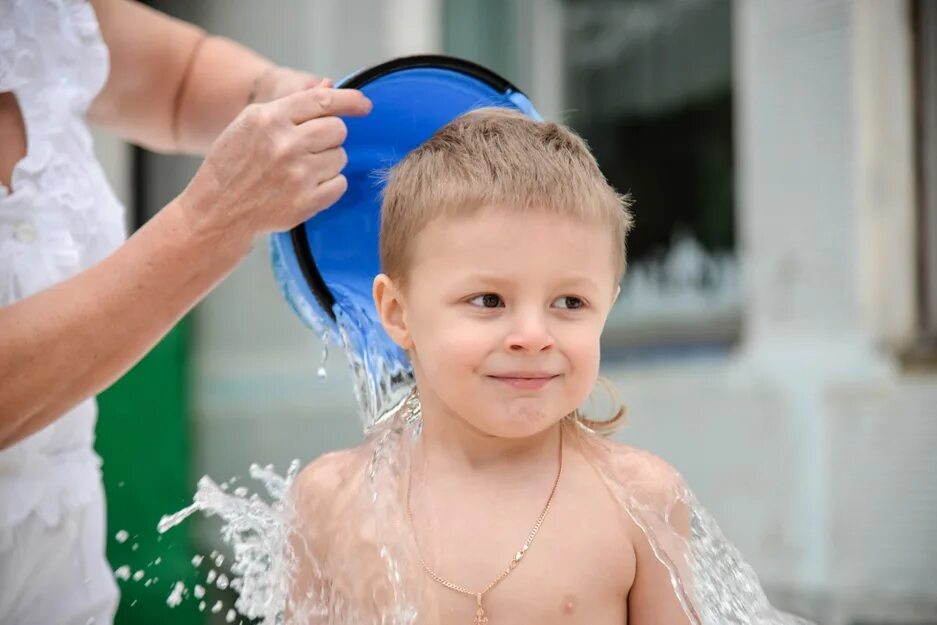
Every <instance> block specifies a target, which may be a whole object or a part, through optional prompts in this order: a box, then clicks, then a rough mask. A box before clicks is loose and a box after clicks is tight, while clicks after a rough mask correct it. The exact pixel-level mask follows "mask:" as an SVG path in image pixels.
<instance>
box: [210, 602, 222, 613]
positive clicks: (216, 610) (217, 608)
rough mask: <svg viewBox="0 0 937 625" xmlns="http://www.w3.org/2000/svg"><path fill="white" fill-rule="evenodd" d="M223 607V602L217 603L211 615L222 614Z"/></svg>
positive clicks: (212, 608)
mask: <svg viewBox="0 0 937 625" xmlns="http://www.w3.org/2000/svg"><path fill="white" fill-rule="evenodd" d="M222 607H223V606H222V605H221V602H220V601H218V602H216V603H215V605H213V606H212V607H211V613H212V614H218V613H219V612H221V608H222Z"/></svg>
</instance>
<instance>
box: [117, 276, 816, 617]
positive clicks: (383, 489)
mask: <svg viewBox="0 0 937 625" xmlns="http://www.w3.org/2000/svg"><path fill="white" fill-rule="evenodd" d="M288 289H289V287H288V286H284V290H288ZM336 300H337V301H338V302H339V306H338V308H337V317H338V328H339V332H338V337H337V338H338V341H339V345H340V347H341V348H342V350H343V352H344V354H345V356H346V358H347V359H348V365H349V367H350V369H351V372H352V376H353V380H354V383H353V389H352V390H353V393H354V395H355V398H356V400H357V403H358V407H359V415H360V417H361V422H362V429H363V433H364V440H363V442H362V444H361V445H359V446H358V447H357V448H355V449H354V450H351V451H349V452H346V454H345V455H344V456H343V457H342V458H343V460H342V462H341V463H340V464H336V467H337V468H336V469H335V471H334V473H335V475H332V474H331V473H330V469H329V468H328V467H330V466H331V465H329V464H328V463H327V461H328V459H327V458H326V459H323V461H322V462H323V464H322V465H321V466H320V475H322V476H323V477H322V478H321V480H322V481H323V483H322V484H319V485H318V486H316V484H317V483H316V482H312V483H305V482H304V487H303V488H302V489H300V490H298V491H296V492H299V493H302V494H303V498H302V499H301V500H300V502H299V503H298V504H296V505H297V506H299V508H300V509H299V510H297V509H296V508H294V501H293V499H292V498H291V492H292V491H291V489H294V487H295V486H296V482H297V476H298V475H299V464H298V462H294V463H293V464H291V465H290V466H289V467H288V468H287V470H286V473H285V475H280V474H278V473H277V472H276V470H275V469H274V467H271V466H267V467H260V466H258V465H252V466H251V467H250V476H251V478H252V479H253V481H254V482H255V483H256V485H257V486H259V488H257V492H253V493H252V492H250V488H248V487H247V486H244V485H242V486H239V487H238V488H235V489H234V490H233V492H227V484H222V485H219V484H217V483H216V482H214V481H213V480H212V479H211V478H209V477H207V476H205V477H203V478H202V479H201V480H199V482H198V489H197V492H196V494H195V496H194V499H193V503H192V504H191V505H190V506H188V507H186V508H184V509H182V510H180V511H178V512H175V513H172V514H169V515H167V516H165V517H163V519H162V520H161V521H160V523H159V526H158V530H159V532H161V533H162V532H166V531H170V530H171V529H172V528H173V527H175V526H177V525H178V524H179V523H181V522H183V521H184V520H185V519H186V518H187V517H189V516H191V515H192V514H194V513H196V512H201V513H202V514H203V515H205V516H208V517H217V518H218V519H220V520H221V529H220V532H221V538H222V540H223V541H224V542H225V543H226V544H228V545H229V546H230V549H231V553H232V554H233V561H231V562H229V569H228V571H227V572H221V571H216V570H215V569H214V568H212V569H211V570H210V571H209V573H208V576H207V577H206V580H207V583H208V584H212V583H214V584H215V585H216V586H217V587H218V588H219V589H222V590H223V589H225V588H228V587H230V588H234V589H236V590H237V591H238V598H237V600H236V601H235V604H234V606H233V607H231V606H224V605H223V604H221V603H220V602H217V603H215V604H214V605H212V606H211V607H210V608H209V607H208V606H207V605H206V604H205V601H204V598H205V589H204V587H202V586H200V585H195V586H194V587H193V589H192V592H191V593H190V592H189V590H188V589H187V588H185V587H184V586H182V585H181V583H175V584H173V586H172V589H171V591H170V594H169V597H168V599H167V603H169V604H170V605H172V606H174V605H179V603H181V601H183V600H186V599H188V598H190V597H191V600H193V601H200V604H199V607H200V609H202V610H209V609H210V610H211V612H213V613H220V612H221V611H222V610H224V609H225V607H227V608H228V612H227V613H226V615H225V620H226V622H233V621H234V620H235V618H240V617H244V618H245V619H256V622H258V623H261V624H263V625H279V624H281V623H285V622H287V618H288V616H289V615H291V616H292V617H300V616H301V617H303V618H296V620H297V621H298V622H305V620H303V619H308V620H311V621H314V622H319V621H326V622H329V623H336V624H345V623H347V624H351V623H354V624H356V625H363V624H371V623H373V624H375V625H377V624H380V625H405V624H406V625H410V624H414V623H417V622H440V621H439V618H438V615H437V614H436V613H435V610H436V606H435V605H434V604H433V601H432V594H431V593H430V592H428V587H429V585H430V584H429V583H428V582H427V580H426V578H425V575H424V574H423V571H422V569H421V568H420V566H419V564H417V562H418V560H417V558H416V551H415V543H414V541H413V536H412V532H411V531H410V528H409V525H408V522H407V519H406V518H405V514H404V512H403V503H402V502H403V490H402V486H401V484H403V482H404V476H405V475H406V473H407V471H408V470H409V460H410V457H411V451H412V445H413V443H414V442H415V441H416V440H417V439H418V437H419V435H420V432H421V423H422V415H421V413H420V405H419V400H418V397H417V396H416V395H412V394H410V389H411V385H412V380H411V378H410V375H409V372H408V371H407V370H406V367H405V365H404V363H402V362H401V360H400V359H399V355H397V354H391V355H390V356H388V354H387V353H386V352H382V351H380V349H379V348H376V347H375V346H376V345H379V342H378V341H375V340H373V333H374V332H377V331H379V330H378V329H377V328H375V327H374V326H373V325H371V324H368V323H360V322H359V321H358V320H360V319H368V316H366V315H364V314H363V309H362V307H363V306H365V305H367V306H370V305H371V303H370V301H369V300H368V301H367V303H366V304H365V300H364V298H363V297H361V294H354V293H347V292H345V293H338V294H337V296H336ZM307 312H308V311H307ZM310 325H312V326H313V327H315V326H314V324H312V323H311V324H310ZM319 329H320V330H321V331H322V332H323V333H324V328H322V327H321V325H320V327H319ZM324 339H325V340H324V341H323V344H324V349H323V354H322V359H323V360H322V365H321V366H320V371H324V361H325V358H327V356H328V342H329V340H330V337H328V336H326V337H324ZM320 377H321V376H320ZM564 427H568V428H570V433H571V434H573V435H575V436H576V437H577V439H578V441H579V443H580V444H579V445H578V446H577V447H578V448H580V449H582V450H583V453H584V454H586V456H587V459H588V460H589V461H590V462H591V463H592V464H593V465H594V467H595V468H596V469H597V471H598V474H599V475H600V476H601V478H602V479H603V480H604V482H605V483H606V485H607V486H608V489H609V492H611V493H612V495H613V497H614V498H615V500H616V501H617V502H618V504H619V505H620V506H621V507H622V509H623V510H624V511H625V512H626V513H627V514H628V515H629V516H630V517H631V519H632V520H633V521H634V523H635V524H636V525H637V526H638V527H639V528H641V529H642V530H643V532H644V533H645V535H646V537H647V539H648V542H649V543H650V545H651V547H652V549H653V552H654V554H655V555H656V556H657V558H658V560H660V562H662V563H663V564H664V565H666V567H667V569H668V571H669V572H670V576H671V582H672V587H673V589H674V597H673V600H674V602H675V605H677V606H678V607H677V609H679V610H681V611H682V612H683V613H684V614H685V616H686V620H685V621H684V622H686V623H687V624H688V625H689V624H693V625H697V624H698V625H703V624H705V625H716V624H719V625H727V624H739V625H741V624H743V623H744V624H751V623H758V624H759V625H806V621H803V620H800V619H798V618H796V617H793V616H791V615H788V614H784V613H782V612H779V611H777V610H775V609H774V608H773V607H772V606H771V605H770V604H769V602H768V600H767V598H766V597H765V594H764V592H763V591H762V589H761V585H760V584H759V582H758V578H757V576H756V574H755V572H754V571H753V570H752V568H751V567H750V566H749V565H748V564H746V563H745V561H744V559H743V558H742V556H741V554H739V552H738V551H737V550H736V549H735V548H734V547H733V546H732V545H731V543H729V541H728V540H726V538H725V536H724V535H723V534H722V532H721V531H720V530H719V527H718V525H717V524H716V522H715V520H714V519H713V518H712V517H711V516H710V515H709V514H708V513H707V512H706V511H705V510H704V509H703V508H702V506H701V505H700V504H699V502H698V501H697V500H696V498H695V497H694V495H693V493H692V492H691V491H690V489H689V488H688V487H687V485H686V484H685V483H684V481H683V480H682V478H681V477H680V476H679V475H676V474H671V473H669V472H668V471H667V470H665V469H664V468H663V467H662V466H661V464H660V463H659V462H658V461H656V459H655V458H654V457H653V456H651V455H650V454H646V453H645V452H642V451H640V450H637V449H634V448H630V447H624V446H621V445H617V444H615V443H612V442H610V441H608V440H605V439H602V438H600V437H598V436H597V435H595V434H594V433H593V432H591V431H590V430H588V429H587V428H586V427H585V426H583V425H581V424H578V423H569V424H566V425H564ZM329 476H331V477H329ZM333 478H334V481H330V480H332V479H333ZM300 481H302V480H300ZM207 561H208V562H209V563H210V564H211V565H213V566H214V567H217V568H218V569H221V567H222V566H223V564H224V558H223V556H221V555H220V554H214V553H213V554H211V555H210V556H209V557H208V558H207ZM192 563H193V566H196V567H197V566H200V565H201V564H203V558H202V557H197V558H196V559H193V562H192ZM298 568H301V570H302V575H303V577H302V579H301V580H299V581H300V582H301V583H298V582H297V580H295V579H294V576H295V575H296V571H297V569H298ZM128 575H129V570H124V569H123V568H122V569H119V570H118V577H122V578H123V579H126V576H128ZM134 578H136V574H135V575H134ZM297 589H299V591H298V590H297Z"/></svg>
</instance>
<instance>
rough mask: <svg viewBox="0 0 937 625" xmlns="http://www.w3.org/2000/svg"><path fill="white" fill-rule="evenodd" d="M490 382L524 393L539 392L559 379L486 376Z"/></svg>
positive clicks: (554, 377) (549, 377) (553, 376)
mask: <svg viewBox="0 0 937 625" xmlns="http://www.w3.org/2000/svg"><path fill="white" fill-rule="evenodd" d="M488 377H489V378H491V379H492V380H496V381H497V382H501V383H502V384H507V385H508V386H510V387H512V388H517V389H521V390H525V391H539V390H540V389H542V388H543V387H545V386H546V385H547V384H549V383H550V382H551V381H552V380H554V379H556V378H558V377H560V376H558V375H549V376H537V377H523V376H513V375H505V376H501V375H490V376H488Z"/></svg>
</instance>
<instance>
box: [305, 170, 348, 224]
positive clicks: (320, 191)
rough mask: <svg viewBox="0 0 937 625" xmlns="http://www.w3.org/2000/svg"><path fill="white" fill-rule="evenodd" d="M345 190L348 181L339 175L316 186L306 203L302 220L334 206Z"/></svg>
mask: <svg viewBox="0 0 937 625" xmlns="http://www.w3.org/2000/svg"><path fill="white" fill-rule="evenodd" d="M347 189H348V180H347V179H346V178H345V176H343V175H341V174H339V175H337V176H335V177H334V178H330V179H329V180H326V181H324V182H322V183H321V184H319V185H316V187H315V189H314V190H313V191H312V194H311V195H310V198H309V202H308V203H307V207H308V208H307V211H308V212H307V213H306V215H304V216H303V220H306V219H309V218H310V217H312V216H313V215H315V214H316V213H318V212H320V211H323V210H325V209H326V208H328V207H330V206H331V205H332V204H335V202H337V201H338V200H339V198H340V197H342V195H343V194H344V193H345V191H346V190H347Z"/></svg>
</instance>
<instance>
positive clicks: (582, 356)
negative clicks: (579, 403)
mask: <svg viewBox="0 0 937 625" xmlns="http://www.w3.org/2000/svg"><path fill="white" fill-rule="evenodd" d="M563 352H564V354H565V356H566V358H567V359H568V360H569V363H570V366H571V369H572V377H571V379H570V384H571V385H572V387H573V388H572V390H573V392H575V393H576V394H580V393H585V394H588V393H589V392H590V391H591V390H592V386H593V385H594V384H595V380H596V378H597V377H598V375H599V358H600V354H601V350H600V348H599V334H598V333H596V332H592V331H591V330H583V329H582V328H580V329H579V330H578V331H575V332H571V333H570V335H569V336H568V338H567V340H565V341H564V344H563Z"/></svg>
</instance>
